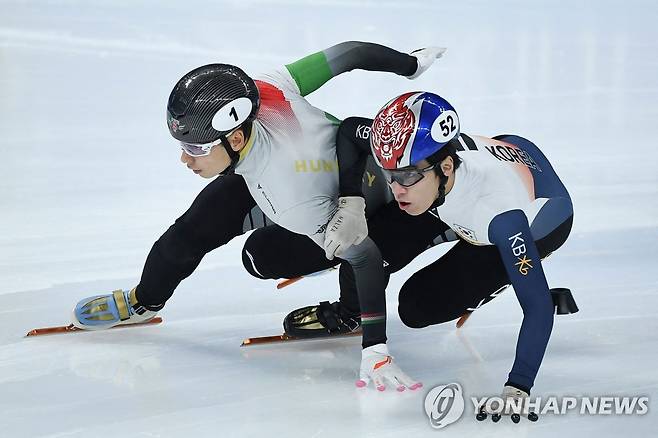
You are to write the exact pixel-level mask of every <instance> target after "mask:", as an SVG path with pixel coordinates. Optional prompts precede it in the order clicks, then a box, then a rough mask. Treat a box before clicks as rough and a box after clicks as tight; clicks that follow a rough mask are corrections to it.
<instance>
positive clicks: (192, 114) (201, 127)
mask: <svg viewBox="0 0 658 438" xmlns="http://www.w3.org/2000/svg"><path fill="white" fill-rule="evenodd" d="M259 104H260V97H259V94H258V88H256V83H255V82H254V81H253V79H251V78H250V77H249V76H247V74H246V73H245V72H244V71H242V70H241V69H240V68H238V67H235V66H233V65H229V64H208V65H204V66H202V67H198V68H195V69H194V70H192V71H191V72H189V73H187V74H186V75H185V76H183V77H182V78H181V79H180V80H179V81H178V83H177V84H176V86H175V87H174V89H173V90H172V91H171V94H170V95H169V102H168V103H167V126H168V127H169V132H170V133H171V135H172V136H173V137H174V138H175V139H177V140H179V141H181V142H184V143H190V144H207V143H211V142H214V141H217V140H219V139H221V138H222V137H224V136H226V135H227V134H228V133H230V132H231V131H232V130H234V129H235V128H237V127H239V126H241V125H242V124H244V123H247V122H251V121H253V120H254V119H255V118H256V113H257V112H258V106H259ZM225 147H226V145H225Z"/></svg>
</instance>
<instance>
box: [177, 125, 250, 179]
mask: <svg viewBox="0 0 658 438" xmlns="http://www.w3.org/2000/svg"><path fill="white" fill-rule="evenodd" d="M227 140H228V142H229V144H230V145H231V148H232V149H233V150H234V151H236V152H239V151H240V150H241V149H242V148H243V147H244V145H245V138H244V133H243V132H242V130H241V129H238V130H237V131H235V132H234V133H233V134H231V135H229V136H228V137H227ZM180 160H181V162H182V163H183V164H185V165H186V166H187V168H188V169H190V170H191V171H192V172H194V173H196V174H197V175H199V176H201V177H203V178H214V177H216V176H217V175H219V174H220V173H222V172H223V171H225V170H226V168H227V167H228V166H229V165H230V164H231V157H229V155H228V152H226V149H224V147H223V146H222V145H221V144H219V145H217V146H214V147H213V148H212V149H211V150H210V154H208V155H206V156H203V157H193V156H191V155H188V154H187V153H186V152H185V151H182V152H181V156H180Z"/></svg>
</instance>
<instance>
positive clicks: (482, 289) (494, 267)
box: [398, 216, 573, 328]
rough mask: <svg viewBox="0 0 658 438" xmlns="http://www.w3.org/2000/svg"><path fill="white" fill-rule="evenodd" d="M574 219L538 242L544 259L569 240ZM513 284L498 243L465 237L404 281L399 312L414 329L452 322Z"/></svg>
mask: <svg viewBox="0 0 658 438" xmlns="http://www.w3.org/2000/svg"><path fill="white" fill-rule="evenodd" d="M572 221H573V216H572V217H570V218H569V219H567V220H566V221H565V222H563V223H562V224H561V225H560V226H558V227H557V228H556V229H555V230H553V231H552V232H551V233H549V234H548V235H547V236H546V237H544V238H542V239H539V240H537V241H536V242H535V243H536V245H537V249H538V251H539V255H540V256H541V258H542V259H543V258H545V257H547V256H548V255H549V254H550V253H552V252H553V251H555V250H556V249H558V248H559V247H560V246H562V244H563V243H564V242H565V241H566V240H567V237H568V236H569V232H570V231H571V224H572ZM509 284H510V280H509V277H508V275H507V272H506V271H505V267H504V266H503V262H502V259H501V257H500V252H499V251H498V248H497V247H496V246H493V245H488V246H475V245H472V244H470V243H467V242H465V241H463V240H462V241H460V242H459V243H457V244H456V245H455V246H454V247H453V248H451V249H450V251H448V252H447V253H446V254H444V255H443V256H442V257H441V258H439V259H438V260H437V261H435V262H433V263H431V264H430V265H428V266H426V267H424V268H423V269H421V270H420V271H418V272H416V273H415V274H413V275H412V276H411V277H410V278H409V279H408V280H407V281H406V282H405V283H404V285H403V286H402V289H401V290H400V295H399V306H398V313H399V314H400V319H401V320H402V322H403V323H404V324H405V325H407V326H409V327H413V328H421V327H427V326H428V325H432V324H439V323H442V322H446V321H451V320H453V319H456V318H459V317H460V316H461V315H463V314H464V313H466V312H467V311H472V310H474V309H476V308H477V307H479V306H481V305H483V304H485V303H487V302H489V301H491V300H492V299H493V298H495V297H496V296H497V295H498V294H497V293H496V292H500V291H501V288H505V287H506V286H507V285H509ZM494 293H495V294H494ZM492 294H494V295H493V296H492Z"/></svg>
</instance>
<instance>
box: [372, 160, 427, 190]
mask: <svg viewBox="0 0 658 438" xmlns="http://www.w3.org/2000/svg"><path fill="white" fill-rule="evenodd" d="M437 164H438V163H437ZM437 164H432V165H431V166H428V167H426V168H424V169H418V168H415V167H407V168H405V169H395V170H388V169H382V173H383V174H384V178H385V179H386V182H387V183H389V184H393V183H394V182H396V183H398V184H400V185H401V186H402V187H411V186H413V185H414V184H416V183H417V182H419V181H420V180H421V179H423V177H424V176H425V173H426V172H429V171H430V170H434V168H435V167H436V166H437Z"/></svg>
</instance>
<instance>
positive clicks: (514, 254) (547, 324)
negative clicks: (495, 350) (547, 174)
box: [489, 210, 554, 393]
mask: <svg viewBox="0 0 658 438" xmlns="http://www.w3.org/2000/svg"><path fill="white" fill-rule="evenodd" d="M489 241H490V242H492V243H493V244H494V245H496V246H497V247H498V250H499V251H500V255H501V257H502V260H503V264H504V265H505V269H506V271H507V274H508V276H509V278H510V281H511V283H512V286H513V287H514V291H515V292H516V296H517V298H518V300H519V303H520V304H521V308H522V309H523V323H522V324H521V330H520V332H519V338H518V341H517V344H516V358H515V360H514V365H513V366H512V371H511V372H510V373H509V377H508V381H507V383H506V384H507V385H512V386H515V387H517V388H519V389H522V390H524V391H526V392H528V393H530V388H532V385H533V384H534V381H535V377H536V376H537V372H538V371H539V366H540V365H541V361H542V359H543V357H544V352H545V351H546V346H547V344H548V339H549V338H550V336H551V330H552V329H553V309H554V307H553V300H552V298H551V293H550V291H549V289H548V284H547V282H546V277H545V276H544V270H543V269H542V266H541V259H540V257H539V252H538V251H537V246H536V245H535V242H534V240H533V238H532V235H531V234H530V227H529V225H528V219H527V217H526V216H525V214H524V213H523V211H521V210H510V211H507V212H505V213H501V214H499V215H497V216H496V217H495V218H494V219H493V220H492V221H491V223H490V224H489Z"/></svg>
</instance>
